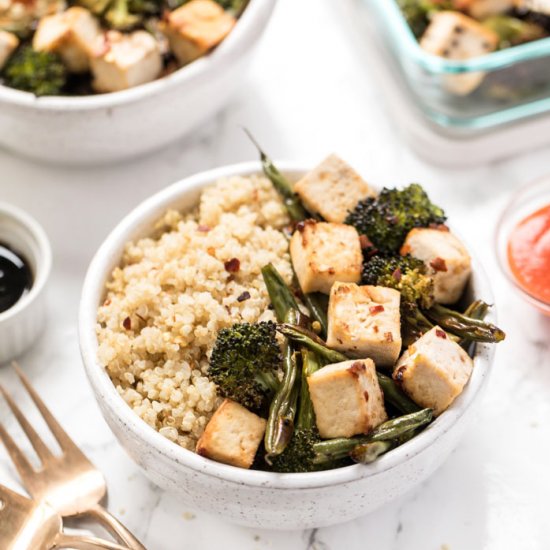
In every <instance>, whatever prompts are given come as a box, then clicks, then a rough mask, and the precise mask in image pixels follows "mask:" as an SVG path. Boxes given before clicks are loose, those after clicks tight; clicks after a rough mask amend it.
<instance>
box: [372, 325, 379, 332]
mask: <svg viewBox="0 0 550 550" xmlns="http://www.w3.org/2000/svg"><path fill="white" fill-rule="evenodd" d="M372 330H373V331H374V333H375V334H378V332H379V329H378V325H373V327H372Z"/></svg>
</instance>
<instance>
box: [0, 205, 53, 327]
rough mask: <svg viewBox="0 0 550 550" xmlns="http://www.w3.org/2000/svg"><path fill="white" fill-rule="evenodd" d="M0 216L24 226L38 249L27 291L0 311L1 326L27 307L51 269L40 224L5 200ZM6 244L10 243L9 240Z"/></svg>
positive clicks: (44, 284) (48, 242)
mask: <svg viewBox="0 0 550 550" xmlns="http://www.w3.org/2000/svg"><path fill="white" fill-rule="evenodd" d="M0 216H5V217H7V218H10V219H11V220H13V221H15V222H16V223H18V224H19V225H20V226H21V227H24V228H25V229H26V230H27V231H28V232H29V234H30V236H31V238H32V239H34V241H35V242H36V244H37V246H38V248H39V250H40V256H39V257H38V258H35V259H36V272H35V273H34V274H33V275H34V277H33V282H32V285H31V288H30V290H29V292H28V293H27V294H25V295H24V296H22V297H21V298H20V299H19V300H18V301H17V302H16V303H15V304H14V305H13V306H12V307H10V308H9V309H7V310H5V311H3V312H1V313H0V326H1V325H2V324H3V323H7V322H9V321H10V320H11V319H13V318H14V317H15V316H16V315H19V314H20V313H21V312H22V311H24V310H26V309H28V308H29V307H30V306H31V304H32V303H33V302H34V301H35V300H36V298H37V297H38V296H39V294H41V293H42V291H43V290H44V288H45V287H46V283H47V282H48V279H49V277H50V272H51V269H52V249H51V245H50V241H49V240H48V236H47V235H46V232H45V231H44V229H43V228H42V226H41V225H40V224H39V223H38V222H37V221H36V220H35V219H34V218H33V217H32V216H31V215H30V214H27V213H26V212H25V211H24V210H21V209H20V208H17V207H16V206H13V205H12V204H10V203H7V202H0ZM6 244H8V245H9V244H10V243H9V240H8V242H7V243H6Z"/></svg>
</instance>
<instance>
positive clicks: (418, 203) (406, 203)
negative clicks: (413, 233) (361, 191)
mask: <svg viewBox="0 0 550 550" xmlns="http://www.w3.org/2000/svg"><path fill="white" fill-rule="evenodd" d="M445 220H446V217H445V212H443V210H442V209H441V208H439V207H438V206H436V205H434V204H433V203H432V202H431V201H430V199H429V197H428V195H427V194H426V192H425V191H424V189H422V186H421V185H419V184H417V183H412V184H411V185H409V186H408V187H405V188H404V189H387V188H384V189H382V191H381V193H380V195H379V196H378V197H369V198H367V199H364V200H362V201H360V202H359V203H358V204H357V206H356V207H355V209H354V210H353V211H352V212H350V213H349V214H348V217H347V218H346V223H348V224H350V225H353V226H354V227H355V228H356V229H357V231H358V232H359V234H360V235H366V236H367V237H368V238H369V240H370V241H371V242H372V244H373V245H374V247H375V248H376V249H378V250H379V251H380V252H382V253H386V254H395V253H396V252H398V251H399V248H400V247H401V245H402V244H403V241H404V240H405V237H406V236H407V233H408V232H409V231H410V230H411V229H412V228H413V227H428V226H430V225H439V224H442V223H444V222H445Z"/></svg>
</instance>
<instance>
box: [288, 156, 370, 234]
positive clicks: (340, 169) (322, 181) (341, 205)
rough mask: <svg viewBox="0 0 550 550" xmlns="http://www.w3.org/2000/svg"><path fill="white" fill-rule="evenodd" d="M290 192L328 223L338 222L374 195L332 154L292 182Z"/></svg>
mask: <svg viewBox="0 0 550 550" xmlns="http://www.w3.org/2000/svg"><path fill="white" fill-rule="evenodd" d="M294 191H295V192H296V193H297V194H298V195H299V196H300V198H301V199H302V202H303V203H304V205H305V206H306V208H307V209H308V210H309V211H310V212H312V213H315V214H320V215H321V216H322V217H323V218H324V219H325V220H327V221H328V222H336V223H342V222H343V221H344V220H345V219H346V217H347V215H348V212H349V211H350V210H353V209H354V208H355V207H356V206H357V203H358V202H359V201H360V200H361V199H364V198H365V197H368V196H372V195H373V194H374V193H373V191H372V190H371V188H370V187H369V185H368V184H367V183H366V182H365V181H364V180H363V178H361V176H360V175H359V174H358V173H357V172H356V171H355V170H354V169H353V168H352V167H351V166H350V165H349V164H347V163H346V162H344V161H343V160H342V159H341V158H340V157H337V156H336V155H330V156H329V157H327V158H326V159H325V160H324V161H323V162H322V163H321V164H319V166H317V168H315V169H313V170H312V171H311V172H308V173H307V174H306V175H305V176H304V177H303V178H302V179H301V180H299V181H298V182H296V184H295V186H294Z"/></svg>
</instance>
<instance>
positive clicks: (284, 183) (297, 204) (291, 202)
mask: <svg viewBox="0 0 550 550" xmlns="http://www.w3.org/2000/svg"><path fill="white" fill-rule="evenodd" d="M243 129H244V131H245V133H246V135H247V136H248V137H249V139H250V141H251V142H252V143H253V144H254V146H255V147H256V149H258V153H259V154H260V161H261V163H262V169H263V171H264V174H265V175H266V176H267V178H268V179H269V181H271V183H272V184H273V187H275V189H276V190H277V192H278V193H279V194H280V195H281V196H282V198H283V202H284V204H285V206H286V209H287V211H288V214H289V216H290V217H291V218H292V220H294V221H297V222H299V221H302V220H305V219H306V218H308V217H310V216H308V214H307V212H306V210H305V208H304V207H303V205H302V202H301V201H300V199H299V198H298V196H297V195H296V193H294V188H293V186H292V184H291V183H290V182H289V181H288V180H287V179H286V178H285V176H283V174H281V172H279V170H278V169H277V167H276V166H275V164H273V161H272V160H271V159H270V158H269V157H268V156H267V155H266V154H265V153H264V152H263V151H262V148H261V147H260V145H259V144H258V142H257V141H256V140H255V139H254V136H253V135H252V134H251V133H250V132H249V131H248V130H247V129H246V128H243Z"/></svg>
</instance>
